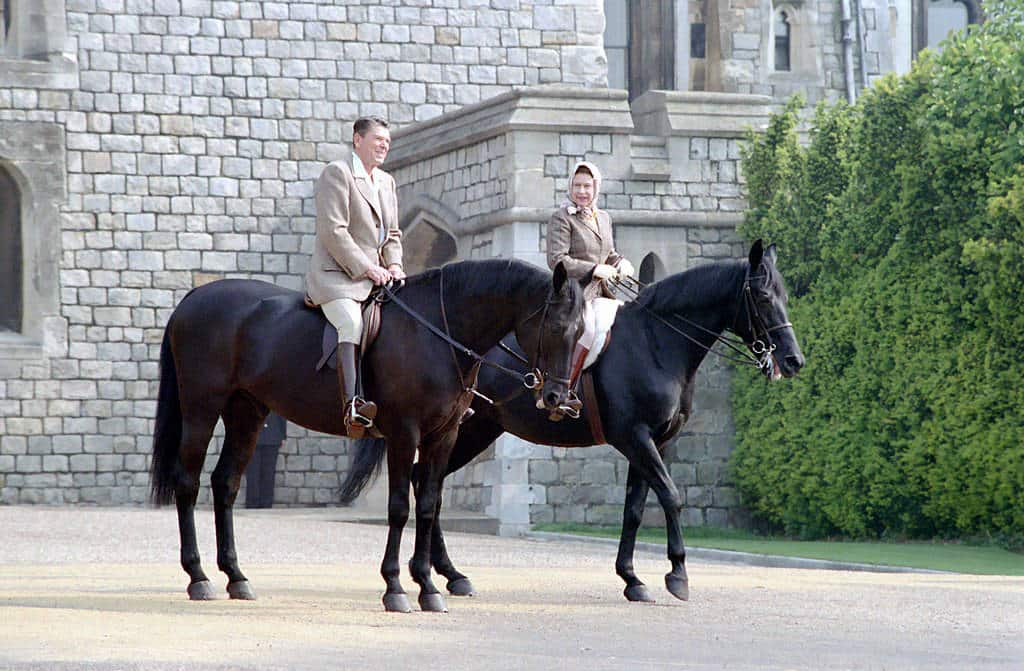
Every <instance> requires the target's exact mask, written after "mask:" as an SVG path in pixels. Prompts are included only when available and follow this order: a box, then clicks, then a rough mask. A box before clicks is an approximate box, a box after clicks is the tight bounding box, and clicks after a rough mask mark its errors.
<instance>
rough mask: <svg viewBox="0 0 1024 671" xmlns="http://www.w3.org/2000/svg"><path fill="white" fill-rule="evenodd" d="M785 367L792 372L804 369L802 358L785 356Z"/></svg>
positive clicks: (791, 355) (792, 355) (794, 355)
mask: <svg viewBox="0 0 1024 671" xmlns="http://www.w3.org/2000/svg"><path fill="white" fill-rule="evenodd" d="M786 366H788V367H789V368H792V369H793V370H800V369H801V368H803V367H804V358H803V357H802V356H799V355H796V354H789V355H787V356H786Z"/></svg>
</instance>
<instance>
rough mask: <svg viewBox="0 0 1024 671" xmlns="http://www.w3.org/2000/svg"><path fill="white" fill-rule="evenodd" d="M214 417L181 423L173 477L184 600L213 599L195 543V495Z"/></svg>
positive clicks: (197, 494)
mask: <svg viewBox="0 0 1024 671" xmlns="http://www.w3.org/2000/svg"><path fill="white" fill-rule="evenodd" d="M216 423H217V417H216V416H213V417H212V418H209V417H207V418H203V417H189V418H188V419H185V420H184V421H183V422H182V434H181V449H180V451H179V456H180V460H181V465H180V468H181V470H180V471H179V472H178V475H177V484H176V485H175V489H174V501H175V506H176V507H177V510H178V534H179V537H180V540H181V567H182V568H183V569H185V572H186V573H188V577H189V585H188V597H189V598H190V599H192V600H193V601H207V600H209V599H213V598H215V597H214V592H213V586H212V585H210V580H209V578H207V577H206V573H205V572H204V571H203V566H202V561H201V558H200V555H199V544H198V542H197V540H196V519H195V510H196V499H197V498H198V496H199V476H200V474H201V473H202V470H203V462H204V461H206V447H207V445H209V442H210V437H211V436H212V435H213V427H214V425H215V424H216Z"/></svg>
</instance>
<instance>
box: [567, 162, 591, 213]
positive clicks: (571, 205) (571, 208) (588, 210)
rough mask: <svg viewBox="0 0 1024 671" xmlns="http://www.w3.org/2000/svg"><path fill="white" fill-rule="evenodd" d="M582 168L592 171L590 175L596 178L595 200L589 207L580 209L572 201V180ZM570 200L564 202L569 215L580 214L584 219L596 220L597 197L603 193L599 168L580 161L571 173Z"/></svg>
mask: <svg viewBox="0 0 1024 671" xmlns="http://www.w3.org/2000/svg"><path fill="white" fill-rule="evenodd" d="M580 168H586V169H587V170H589V171H590V174H591V175H593V176H594V198H593V200H591V201H590V205H589V206H588V207H580V206H579V205H577V204H576V202H575V201H574V200H573V199H572V180H573V178H574V177H576V173H577V172H579V170H580ZM567 193H568V196H569V197H568V198H566V199H565V200H563V201H562V207H564V208H566V209H567V210H568V211H569V214H577V213H578V214H579V215H580V216H581V217H583V218H584V219H588V220H590V219H594V218H595V217H596V216H597V195H598V194H599V193H601V171H600V170H598V169H597V166H596V165H594V164H593V163H591V162H590V161H579V162H578V163H576V165H574V166H573V167H572V171H571V172H570V173H569V188H568V191H567Z"/></svg>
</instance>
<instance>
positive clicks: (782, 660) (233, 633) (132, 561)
mask: <svg viewBox="0 0 1024 671" xmlns="http://www.w3.org/2000/svg"><path fill="white" fill-rule="evenodd" d="M343 518H344V515H343V514H340V513H339V511H332V510H271V511H244V510H243V511H239V512H238V514H237V522H236V524H237V528H238V538H239V553H240V555H241V557H242V559H243V567H245V568H247V573H248V575H249V578H250V580H251V581H252V583H253V585H254V587H255V588H256V590H257V593H258V595H259V600H257V601H255V602H246V603H242V602H232V601H228V600H227V599H223V600H219V601H215V602H208V603H192V602H189V601H188V600H187V598H186V597H185V594H184V588H185V584H186V581H185V575H184V573H183V572H181V570H180V569H179V568H178V566H177V552H178V540H177V528H176V522H175V515H174V513H173V511H172V510H170V509H165V510H142V509H97V508H80V509H68V508H43V507H0V669H11V668H13V669H83V668H84V669H103V670H108V669H111V670H112V669H161V670H162V669H201V670H207V669H300V670H305V669H327V668H330V669H412V668H438V669H444V670H445V671H448V670H453V671H458V670H461V669H545V670H547V669H558V670H559V671H564V670H566V669H587V670H588V671H602V670H605V669H608V670H612V669H615V670H617V671H618V670H621V669H627V668H628V669H668V668H673V669H674V668H680V669H682V668H686V669H720V668H729V669H762V668H768V669H1019V668H1021V666H1022V660H1024V642H1022V636H1021V634H1022V632H1024V581H1022V580H1021V579H1019V578H999V577H995V578H993V577H973V576H960V575H948V574H943V575H939V574H881V573H863V572H845V571H819V570H800V569H780V568H763V567H753V566H742V565H733V564H726V563H711V562H707V561H702V560H693V561H691V563H690V565H689V569H690V582H691V595H692V598H691V600H690V601H689V602H686V603H683V602H678V601H675V600H674V599H672V598H671V597H670V596H669V595H668V594H667V592H665V590H664V588H663V586H662V584H661V575H662V574H663V573H664V572H665V570H667V562H666V561H664V560H663V559H661V558H660V557H659V556H656V555H653V554H644V555H643V556H640V557H639V561H638V569H639V571H640V572H641V574H642V575H643V576H644V577H645V578H646V579H647V581H648V583H649V584H650V585H651V586H652V587H654V588H655V593H656V596H657V597H658V599H659V603H658V604H655V605H639V604H629V603H627V602H626V601H625V600H624V599H623V598H622V597H621V588H622V585H621V583H620V581H619V579H618V578H617V577H616V576H615V574H614V570H613V561H614V549H613V548H609V547H605V546H601V545H586V544H578V543H565V542H560V541H553V540H526V539H507V538H495V537H488V536H473V535H467V534H451V535H450V540H449V547H450V549H451V552H452V555H453V557H454V558H455V559H456V560H457V561H458V562H459V563H460V566H461V567H462V568H463V569H464V570H465V571H466V572H467V573H469V574H470V575H471V577H472V578H473V580H474V582H475V584H476V586H477V589H478V590H479V592H480V593H479V595H478V596H476V597H473V598H470V599H455V598H451V599H449V606H450V608H451V612H450V613H448V614H444V615H439V614H428V613H420V612H414V613H412V614H409V615H394V614H387V613H384V612H383V610H382V608H381V606H380V593H381V591H382V581H381V579H380V577H379V576H378V575H377V566H378V564H379V561H380V556H381V551H382V549H383V544H384V534H385V530H384V529H383V528H382V527H377V526H372V525H359V524H351V523H346V522H341V521H338V520H339V519H343ZM198 521H199V523H200V528H199V533H200V542H201V544H202V547H203V552H204V557H205V558H206V563H207V570H208V572H209V573H210V574H211V577H212V576H213V574H214V573H215V566H214V540H213V531H212V513H210V512H209V511H202V512H201V514H200V515H199V518H198ZM410 547H411V539H410V538H408V537H407V539H406V544H405V545H404V548H405V549H406V551H405V552H403V556H408V551H409V548H410ZM215 581H216V584H217V585H218V589H220V588H222V587H223V584H224V583H223V578H222V576H221V575H220V574H217V578H216V579H215ZM406 587H407V589H411V588H413V587H414V585H413V584H412V583H411V581H408V580H407V582H406ZM411 594H412V595H413V596H415V594H414V592H411Z"/></svg>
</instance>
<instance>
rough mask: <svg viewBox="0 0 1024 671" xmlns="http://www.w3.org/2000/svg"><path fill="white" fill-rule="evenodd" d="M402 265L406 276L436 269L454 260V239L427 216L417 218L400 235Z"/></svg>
mask: <svg viewBox="0 0 1024 671" xmlns="http://www.w3.org/2000/svg"><path fill="white" fill-rule="evenodd" d="M402 250H403V258H402V265H403V266H404V267H405V272H406V274H408V275H414V274H416V273H421V272H423V271H424V270H427V269H428V268H438V267H440V266H443V265H444V264H446V263H448V262H449V261H453V260H455V257H456V256H457V255H458V247H457V246H456V244H455V238H453V237H452V236H451V235H449V234H448V232H447V231H445V230H444V229H442V228H441V227H439V226H438V225H436V224H435V223H434V222H433V221H431V219H430V218H429V217H427V216H424V215H422V214H421V215H420V216H417V217H416V218H415V219H414V220H413V221H412V223H411V224H409V226H407V227H406V229H405V231H404V232H403V233H402Z"/></svg>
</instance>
